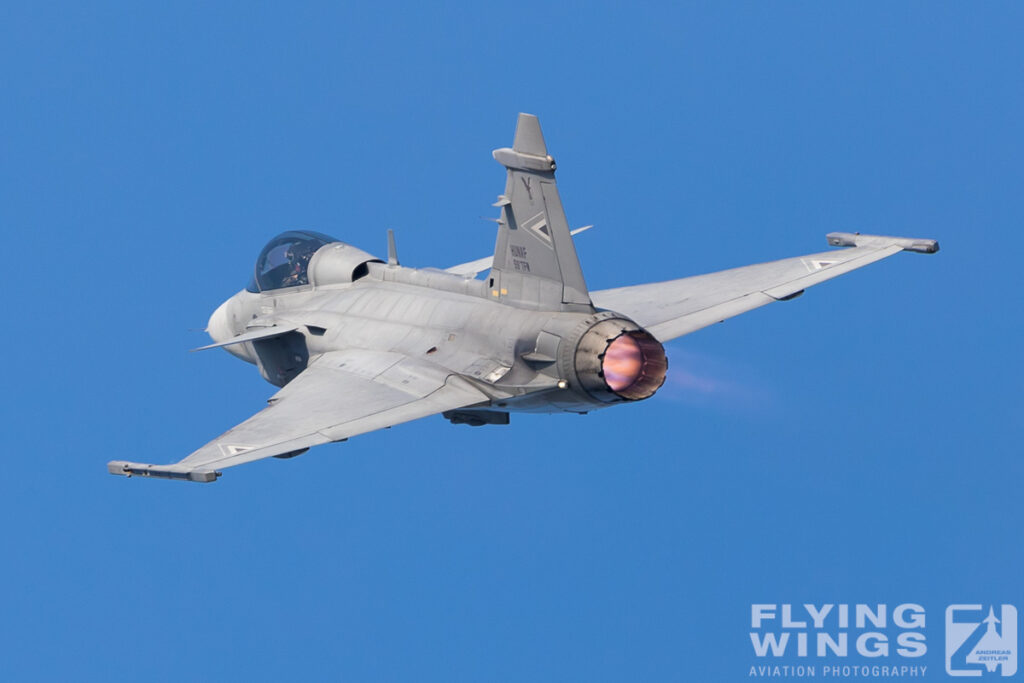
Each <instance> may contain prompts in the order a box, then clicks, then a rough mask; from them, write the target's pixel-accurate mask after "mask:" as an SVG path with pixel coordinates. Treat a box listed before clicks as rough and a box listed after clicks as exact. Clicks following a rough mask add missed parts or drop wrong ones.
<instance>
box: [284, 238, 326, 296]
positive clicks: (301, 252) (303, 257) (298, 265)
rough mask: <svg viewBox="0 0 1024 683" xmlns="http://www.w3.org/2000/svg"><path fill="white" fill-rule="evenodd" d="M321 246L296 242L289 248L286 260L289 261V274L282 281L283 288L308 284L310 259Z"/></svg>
mask: <svg viewBox="0 0 1024 683" xmlns="http://www.w3.org/2000/svg"><path fill="white" fill-rule="evenodd" d="M319 246H320V245H319V244H310V243H309V242H296V243H294V244H292V245H291V246H289V247H288V251H287V252H285V258H286V259H288V274H287V275H285V276H284V278H283V279H282V280H281V286H282V287H293V286H295V285H304V284H307V282H308V281H307V280H306V271H307V269H308V268H309V259H311V258H312V257H313V253H314V252H315V251H316V250H317V248H319Z"/></svg>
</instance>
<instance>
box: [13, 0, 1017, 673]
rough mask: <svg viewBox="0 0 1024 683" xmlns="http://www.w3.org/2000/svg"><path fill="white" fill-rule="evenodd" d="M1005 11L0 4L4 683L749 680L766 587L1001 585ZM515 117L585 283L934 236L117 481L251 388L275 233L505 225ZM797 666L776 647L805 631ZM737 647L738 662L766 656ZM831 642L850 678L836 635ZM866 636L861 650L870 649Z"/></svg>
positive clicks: (970, 594)
mask: <svg viewBox="0 0 1024 683" xmlns="http://www.w3.org/2000/svg"><path fill="white" fill-rule="evenodd" d="M1022 20H1024V11H1022V8H1021V6H1020V5H1019V4H1011V3H984V4H977V3H975V4H965V3H918V2H914V3H899V4H894V3H847V4H822V3H785V4H782V3H740V4H733V3H729V4H726V3H700V4H694V3H687V4H682V5H680V4H676V3H673V4H667V3H666V4H644V5H641V6H634V5H630V4H625V3H623V4H606V3H573V4H563V5H558V6H552V5H551V4H549V3H533V2H525V3H517V4H515V5H514V6H511V5H510V6H498V5H494V6H485V5H484V4H482V3H465V4H458V3H437V4H430V5H428V4H426V3H408V4H402V3H379V4H374V5H370V4H365V5H363V6H350V7H345V6H341V5H336V4H303V6H302V7H292V6H287V5H285V4H281V3H237V4H231V3H212V4H211V3H174V4H173V5H172V6H169V7H157V6H152V5H138V4H136V3H125V4H108V3H103V4H97V5H81V4H70V3H69V4H35V5H33V6H28V5H25V6H14V5H11V4H8V5H7V6H5V7H4V8H3V9H0V66H2V69H0V73H2V76H0V79H2V81H0V82H2V84H3V85H2V91H0V92H2V93H3V96H2V98H0V130H2V133H0V140H2V144H0V227H2V230H3V235H4V239H5V242H6V245H7V257H6V259H5V260H4V261H5V264H6V266H7V272H8V274H9V277H8V278H7V280H6V283H7V288H6V291H7V295H6V296H5V297H4V302H5V308H6V318H7V321H8V323H7V325H6V327H5V330H6V334H5V335H4V339H3V342H2V344H3V353H4V356H5V357H6V359H7V362H6V377H5V391H4V392H3V393H4V396H3V399H2V400H3V406H4V407H3V412H2V414H3V433H4V437H5V439H4V440H5V445H6V447H5V449H4V451H5V463H4V471H3V476H2V478H0V513H2V517H3V520H4V521H3V522H2V523H0V541H2V543H3V545H4V547H5V549H6V553H5V559H4V561H3V562H2V563H0V579H2V583H3V585H4V586H5V587H6V590H5V591H4V600H3V603H2V604H3V607H2V609H0V678H3V679H4V680H106V681H111V680H126V681H127V680H130V681H139V680H152V681H181V680H195V679H198V680H246V681H258V680H267V681H277V680H346V681H408V680H438V681H453V680H472V681H478V680H503V681H504V680H507V681H526V680H529V681H539V680H552V681H567V680H578V681H600V680H608V681H621V680H651V681H655V680H656V681H669V680H680V681H681V680H704V681H719V680H721V681H731V680H740V679H743V678H747V674H748V670H749V667H750V666H751V665H754V664H758V663H759V662H758V661H757V658H756V657H755V656H754V653H753V650H752V647H751V643H750V638H749V631H750V610H751V604H752V603H794V604H800V603H803V602H814V603H817V604H821V603H857V602H865V603H887V604H890V605H897V604H899V603H901V602H915V603H919V604H921V605H923V606H924V607H925V608H926V610H927V619H928V623H927V629H926V632H927V644H928V651H927V654H926V655H925V656H924V657H922V658H920V659H919V660H914V661H912V662H911V663H913V664H919V665H927V667H928V676H927V678H928V679H931V680H940V679H945V674H944V673H943V672H942V669H943V624H942V619H943V611H944V610H945V607H946V605H948V604H951V603H964V602H968V603H969V602H975V601H977V602H986V603H988V602H991V603H996V604H999V603H1010V604H1016V605H1017V606H1018V607H1021V608H1024V595H1022V592H1024V591H1022V587H1024V586H1022V582H1021V576H1020V566H1021V560H1022V552H1021V549H1020V543H1019V538H1020V529H1021V525H1022V523H1024V512H1022V507H1021V505H1020V502H1019V501H1020V498H1019V495H1020V494H1019V492H1020V484H1021V481H1022V478H1024V465H1022V463H1021V457H1020V456H1021V455H1022V453H1021V450H1022V448H1021V441H1022V436H1024V435H1022V427H1021V425H1022V421H1021V409H1022V399H1021V383H1022V380H1024V372H1022V370H1024V368H1022V354H1021V351H1020V340H1021V333H1022V324H1021V315H1020V313H1021V310H1022V303H1024V302H1022V295H1021V291H1022V287H1021V285H1022V281H1021V275H1020V267H1019V265H1018V262H1019V258H1020V257H1019V254H1018V253H1017V252H1018V249H1017V245H1018V243H1019V242H1020V234H1019V230H1020V228H1021V226H1022V225H1024V220H1022V219H1024V204H1022V193H1021V188H1022V187H1024V184H1022V180H1024V177H1022V175H1024V174H1022V172H1021V164H1022V161H1021V160H1022V158H1024V132H1022V127H1021V121H1022V120H1024V90H1022V87H1021V85H1022V82H1024V47H1022V42H1021V40H1020V26H1021V25H1022ZM519 111H527V112H531V113H535V114H537V115H539V116H540V117H541V122H542V125H543V127H544V131H545V134H546V137H547V141H548V146H549V149H550V150H551V152H552V153H553V155H554V156H555V157H556V158H557V159H558V163H559V171H558V175H559V186H560V189H561V193H562V199H563V203H564V205H565V207H566V211H567V214H568V217H569V220H570V223H571V224H572V225H574V226H578V225H584V224H590V223H593V224H595V225H596V228H595V229H594V230H592V231H590V232H588V233H586V234H585V235H582V236H580V237H579V238H578V239H577V245H578V251H579V253H580V257H581V260H582V264H583V269H584V273H585V275H586V278H587V281H588V284H589V285H590V287H591V288H592V289H599V288H604V287H611V286H619V285H624V284H632V283H639V282H644V281H654V280H660V279H669V278H673V277H681V276H685V275H690V274H695V273H699V272H707V271H712V270H718V269H721V268H727V267H732V266H738V265H744V264H747V263H755V262H758V261H765V260H771V259H774V258H781V257H785V256H791V255H798V254H803V253H811V252H816V251H821V250H823V249H824V248H825V242H824V234H825V233H827V232H829V231H833V230H850V231H853V230H858V231H863V232H874V233H882V234H905V235H910V236H919V237H930V238H936V239H938V240H939V241H940V243H941V245H942V251H941V252H940V253H939V254H938V255H936V256H927V257H926V256H919V255H916V254H901V255H898V256H896V257H894V258H892V259H889V260H887V261H885V262H883V263H879V264H876V265H873V266H871V267H869V268H867V269H865V270H862V271H858V272H856V273H854V274H852V275H849V276H845V277H843V278H841V279H839V280H837V281H834V282H831V283H828V284H826V285H823V286H821V287H818V288H815V289H814V290H811V291H809V292H808V293H807V294H806V295H805V296H803V297H801V298H800V299H798V300H796V301H794V302H792V303H787V304H778V305H772V306H769V307H766V308H764V309H760V310H757V311H754V312H752V313H749V314H747V315H744V316H742V317H740V318H737V319H734V320H731V321H728V322H727V323H725V324H723V325H718V326H715V327H714V328H710V329H707V330H704V331H701V332H698V333H695V334H693V335H691V336H687V337H684V338H682V339H679V340H676V341H673V342H671V343H670V344H669V345H668V349H669V352H670V361H671V368H670V373H671V375H672V376H671V379H670V380H669V382H668V384H667V385H666V386H665V387H664V388H663V389H662V391H661V392H660V393H659V394H658V396H656V397H655V398H653V399H652V400H650V401H646V402H643V403H641V404H638V405H630V406H626V407H621V408H617V409H614V410H606V411H602V412H598V413H593V414H591V415H588V416H586V417H575V416H518V415H514V416H513V420H512V425H511V426H509V427H484V428H479V429H471V428H468V427H457V426H452V425H449V424H448V423H447V422H445V421H444V420H442V419H441V418H433V419H428V420H424V421H420V422H417V423H412V424H408V425H404V426H401V427H396V428H395V429H392V430H388V431H385V432H382V433H378V434H372V435H367V436H363V437H360V438H357V439H353V440H351V441H350V442H348V443H345V444H338V445H330V446H325V447H322V448H319V449H316V451H314V452H311V453H309V454H307V455H305V456H303V457H301V458H298V459H295V460H290V461H276V460H275V461H271V462H264V463H257V464H254V465H251V466H247V467H244V468H238V469H235V470H231V471H229V472H228V473H227V474H226V475H225V476H224V477H223V478H222V479H221V480H220V481H219V482H218V483H216V484H215V485H210V486H199V485H185V484H180V483H176V482H158V481H138V480H132V481H126V480H124V479H121V478H115V477H111V476H109V475H108V474H107V473H106V470H105V466H104V465H105V463H106V461H107V460H110V459H128V460H142V461H152V462H171V461H174V460H177V459H179V458H180V457H182V456H184V455H185V454H187V453H189V452H191V451H192V450H193V449H195V448H196V447H198V446H199V445H201V444H202V443H204V442H205V441H207V440H208V439H210V438H212V437H214V436H216V435H217V434H219V433H221V432H222V431H224V430H225V429H227V428H228V427H230V426H232V425H234V424H236V423H237V422H239V421H241V420H242V419H244V418H245V417H246V416H248V415H249V414H251V413H252V412H255V411H256V410H258V409H259V407H260V406H261V404H262V403H263V401H264V400H265V399H266V397H268V396H269V395H270V394H271V393H272V391H273V388H272V387H270V386H269V385H267V384H265V383H264V382H263V381H262V380H261V379H260V378H259V376H258V373H257V372H256V370H255V369H254V368H252V367H251V366H248V365H245V364H243V363H241V362H239V361H237V360H235V359H234V358H232V357H230V356H229V355H227V354H225V353H223V352H206V353H201V354H189V353H187V350H188V349H189V348H192V347H195V346H198V345H200V344H202V343H204V339H205V337H204V335H203V334H202V332H201V329H202V328H203V327H204V326H205V323H206V319H207V317H208V315H209V313H210V312H211V311H212V310H213V309H214V308H215V307H216V305H217V304H218V303H220V301H222V300H223V299H225V298H227V297H228V296H230V295H231V294H233V293H234V292H236V291H238V290H239V289H241V287H243V286H244V284H245V282H246V280H247V278H248V276H249V273H250V272H251V268H252V264H253V261H254V259H255V257H256V255H257V253H258V252H259V250H260V248H261V246H262V245H263V244H264V243H265V242H266V241H267V240H268V239H269V238H270V237H272V236H273V235H275V234H276V233H278V232H281V231H283V230H287V229H303V228H305V229H313V230H319V231H322V232H326V233H329V234H332V235H335V236H337V237H339V238H341V239H343V240H345V241H347V242H350V243H352V244H355V245H357V246H360V247H361V248H364V249H367V250H370V251H374V252H377V253H380V252H383V251H384V250H385V244H386V242H385V230H386V229H387V228H393V229H395V231H396V233H397V237H398V245H399V252H400V254H401V257H402V260H403V263H405V264H407V265H414V266H447V265H451V264H454V263H458V262H461V261H467V260H470V259H473V258H477V257H480V256H483V255H486V254H488V253H490V252H491V251H492V249H493V243H494V226H493V224H492V223H488V222H486V221H484V220H481V219H480V217H481V216H485V217H487V216H493V215H494V209H493V208H492V207H491V206H490V204H491V202H493V201H494V197H495V196H496V195H497V194H498V193H499V192H500V191H501V190H502V187H503V183H504V171H503V169H502V168H501V167H500V166H498V165H497V164H496V163H495V162H494V161H493V160H492V159H491V158H490V152H491V150H492V149H493V148H495V147H499V146H504V145H508V144H509V143H510V142H511V138H512V133H513V127H514V124H515V116H516V113H517V112H519ZM780 661H785V662H787V663H795V662H796V659H795V658H792V657H787V658H785V659H784V660H780ZM760 663H763V662H760ZM859 663H863V662H862V661H861V662H859ZM869 663H870V662H869Z"/></svg>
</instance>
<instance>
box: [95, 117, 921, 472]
mask: <svg viewBox="0 0 1024 683" xmlns="http://www.w3.org/2000/svg"><path fill="white" fill-rule="evenodd" d="M493 156H494V158H495V160H497V161H498V163H500V164H501V165H502V166H504V167H505V169H506V170H507V179H506V182H505V191H504V193H503V194H501V195H500V196H499V197H498V200H497V202H495V204H494V206H496V207H498V208H499V209H500V218H498V219H497V223H498V236H497V243H496V246H495V249H494V255H493V256H492V257H487V258H484V259H479V260H477V261H472V262H470V263H466V264H462V265H458V266H453V267H450V268H447V269H444V270H442V269H435V268H408V267H404V266H401V265H400V264H399V262H398V257H397V253H396V249H395V242H394V235H393V233H390V232H389V233H388V238H389V239H388V257H387V260H386V261H385V260H382V259H379V258H376V257H375V256H373V255H372V254H369V253H367V252H365V251H363V250H361V249H359V248H357V247H354V246H352V245H349V244H346V243H344V242H342V241H340V240H337V239H335V238H333V237H328V236H327V235H322V234H320V233H316V232H305V231H293V232H285V233H283V234H281V235H279V236H277V237H275V238H274V239H272V240H271V241H270V242H269V243H268V244H267V245H266V246H265V247H264V248H263V251H261V252H260V255H259V257H258V258H257V259H256V265H255V268H254V272H253V274H252V280H251V282H250V283H249V285H248V286H247V287H246V288H245V289H244V290H242V291H240V292H238V293H237V294H235V295H234V296H232V297H231V298H230V299H228V300H227V301H225V302H224V303H223V304H221V305H220V307H219V308H217V310H216V311H214V312H213V315H212V316H211V317H210V321H209V325H208V327H207V331H208V333H209V335H210V337H211V338H212V339H213V341H214V343H213V344H210V345H209V346H205V347H202V348H204V349H210V348H223V349H225V350H226V351H228V352H229V353H231V354H232V355H234V356H236V357H238V358H240V359H242V360H244V361H247V362H249V363H252V364H254V365H256V367H258V368H259V371H260V373H261V374H262V376H263V378H264V379H266V380H267V381H268V382H270V383H271V384H273V385H274V386H277V387H281V389H280V391H278V392H277V393H276V394H274V395H273V396H272V397H271V398H270V399H269V400H268V404H269V405H268V406H267V407H266V408H264V409H263V410H261V411H260V412H258V413H256V414H255V415H253V416H252V417H251V418H249V419H248V420H246V421H245V422H243V423H241V424H240V425H238V426H237V427H234V428H233V429H231V430H229V431H227V432H225V433H224V434H223V435H221V436H219V437H217V438H216V439H214V440H213V441H211V442H210V443H208V444H206V445H205V446H203V447H202V448H200V449H199V450H197V451H195V452H194V453H192V454H191V455H189V456H188V457H186V458H185V459H183V460H181V461H180V462H178V463H175V464H171V465H152V464H144V463H135V462H125V461H121V460H115V461H112V462H110V463H108V465H107V467H108V470H109V471H110V473H111V474H119V475H124V476H128V477H131V476H141V477H159V478H165V479H181V480H186V481H196V482H211V481H215V480H216V479H217V477H219V476H220V475H221V471H222V470H224V469H226V468H228V467H234V466H235V465H242V464H244V463H248V462H252V461H254V460H260V459H262V458H269V457H274V458H291V457H293V456H296V455H299V454H300V453H304V452H305V451H307V450H308V449H310V448H311V447H313V446H318V445H321V444H325V443H330V442H332V441H346V440H347V439H350V438H351V437H354V436H358V435H360V434H365V433H367V432H372V431H374V430H377V429H382V428H385V427H391V426H394V425H398V424H401V423H403V422H408V421H410V420H416V419H419V418H422V417H427V416H430V415H435V414H438V413H440V414H441V415H443V416H444V417H445V418H447V419H448V420H450V421H451V422H453V423H455V424H468V425H489V424H493V425H503V424H508V422H509V414H510V413H512V412H533V413H557V412H563V413H587V412H589V411H592V410H596V409H598V408H607V407H609V406H615V405H620V404H623V403H630V402H633V401H642V400H644V399H648V398H650V397H651V396H653V395H654V393H655V392H656V391H657V390H658V388H659V387H661V385H662V383H663V382H664V381H665V376H666V373H667V372H668V360H667V358H666V356H665V349H664V348H663V346H662V344H663V343H664V342H666V341H668V340H670V339H675V338H676V337H681V336H683V335H685V334H689V333H691V332H694V331H696V330H699V329H701V328H703V327H707V326H709V325H712V324H714V323H717V322H720V321H722V320H725V319H727V318H731V317H733V316H736V315H739V314H741V313H745V312H746V311H750V310H753V309H755V308H758V307H759V306H764V305H765V304H770V303H772V302H775V301H788V300H790V299H793V298H795V297H796V296H798V295H800V294H801V293H803V291H804V290H805V289H807V288H808V287H811V286H812V285H816V284H818V283H821V282H824V281H826V280H830V279H832V278H834V277H837V276H839V275H843V274H845V273H849V272H850V271H852V270H856V269H857V268H861V267H863V266H866V265H868V264H869V263H874V262H875V261H879V260H881V259H884V258H886V257H888V256H892V255H893V254H896V253H897V252H900V251H912V252H920V253H927V254H930V253H934V252H936V251H938V248H939V245H938V243H937V242H936V241H935V240H930V239H911V238H905V237H883V236H879V235H862V234H859V233H844V232H834V233H830V234H829V235H827V239H828V243H829V244H830V245H832V246H834V247H848V248H847V249H844V250H831V251H826V252H823V253H818V254H811V255H808V256H798V257H795V258H788V259H783V260H781V261H773V262H770V263H761V264H757V265H751V266H746V267H743V268H736V269H733V270H725V271H721V272H717V273H711V274H707V275H696V276H693V277H686V278H682V279H679V280H670V281H667V282H656V283H651V284H641V285H633V286H629V287H619V288H616V289H606V290H600V291H594V292H591V291H590V290H588V289H587V285H586V282H585V281H584V279H583V271H582V269H581V268H580V263H579V260H578V259H577V256H576V248H575V246H574V244H573V238H572V234H571V231H570V229H569V224H568V223H567V222H566V217H565V213H564V211H563V209H562V202H561V200H560V199H559V195H558V189H557V187H556V185H555V160H554V159H553V158H552V157H551V155H550V154H548V149H547V146H546V144H545V141H544V136H543V135H542V133H541V129H540V124H539V122H538V120H537V117H536V116H533V115H530V114H520V115H519V121H518V125H517V127H516V132H515V139H514V142H513V144H512V147H511V148H507V147H505V148H501V149H497V150H495V151H494V153H493ZM484 271H489V272H487V274H486V277H484V278H482V279H480V278H479V277H478V275H479V273H482V272H484Z"/></svg>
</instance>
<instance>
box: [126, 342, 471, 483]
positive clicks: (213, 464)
mask: <svg viewBox="0 0 1024 683" xmlns="http://www.w3.org/2000/svg"><path fill="white" fill-rule="evenodd" d="M487 400H488V398H487V396H486V395H484V394H483V393H482V392H480V391H479V390H478V389H477V388H475V387H474V386H473V384H471V383H470V382H469V381H468V380H466V379H464V378H462V377H460V376H459V375H457V374H454V373H452V372H451V371H450V370H447V369H444V368H442V367H440V366H438V365H435V364H433V363H428V362H426V361H423V360H414V359H411V358H409V357H407V356H403V355H401V354H397V353H390V352H383V351H367V350H360V349H351V350H345V351H333V352H331V353H325V354H323V355H322V356H320V357H319V358H317V359H316V360H315V361H314V362H312V363H310V365H309V367H308V368H306V369H305V370H304V371H303V372H302V373H301V374H300V375H299V376H298V377H296V378H295V379H294V380H292V381H291V382H290V383H288V384H287V385H286V386H285V387H284V388H283V389H281V391H279V392H277V394H275V395H274V396H273V397H272V398H271V399H270V400H269V401H268V403H270V405H269V406H268V407H266V408H264V409H263V410H261V411H260V412H258V413H256V414H255V415H253V416H252V417H251V418H249V419H248V420H246V421H245V422H243V423H242V424H240V425H238V426H237V427H235V428H234V429H231V430H230V431H228V432H226V433H224V434H222V435H221V436H220V437H218V438H216V439H214V440H213V441H211V442H210V443H208V444H206V445H205V446H203V447H202V448H200V449H199V450H197V451H196V452H194V453H192V454H191V455H189V456H188V457H187V458H185V459H184V460H182V461H181V462H178V463H176V464H173V465H148V464H143V463H135V462H125V461H123V460H114V461H111V462H109V463H107V469H108V470H109V471H110V473H111V474H120V475H124V476H129V477H130V476H142V477H161V478H165V479H184V480H188V481H214V480H216V478H217V477H218V476H219V475H220V472H219V470H221V469H223V468H225V467H233V466H235V465H241V464H243V463H247V462H252V461H253V460H259V459H261V458H269V457H271V456H283V457H290V456H292V455H298V454H299V453H300V452H303V451H305V450H306V449H308V448H310V447H311V446H317V445H319V444H324V443H328V442H330V441H344V440H345V439H347V438H349V437H351V436H357V435H359V434H365V433H366V432H371V431H374V430H377V429H383V428H385V427H390V426H392V425H396V424H400V423H402V422H409V421H410V420H415V419H418V418H421V417H426V416H428V415H434V414H436V413H441V412H444V411H446V410H454V409H457V408H464V407H467V406H472V405H478V404H482V403H486V402H487Z"/></svg>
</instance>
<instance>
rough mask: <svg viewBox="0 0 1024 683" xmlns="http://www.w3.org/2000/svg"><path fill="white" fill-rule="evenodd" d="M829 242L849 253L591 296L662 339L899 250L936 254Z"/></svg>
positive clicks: (910, 244) (918, 246)
mask: <svg viewBox="0 0 1024 683" xmlns="http://www.w3.org/2000/svg"><path fill="white" fill-rule="evenodd" d="M828 242H829V244H831V245H833V246H837V247H853V248H852V249H847V250H845V251H827V252H822V253H820V254H810V255H808V256H798V257H796V258H789V259H783V260H781V261H772V262H771V263H759V264H757V265H753V266H745V267H743V268H734V269H732V270H723V271H720V272H717V273H709V274H707V275H696V276H694V277H687V278H682V279H681V280H670V281H668V282H655V283H651V284H647V285H634V286H632V287H619V288H617V289H605V290H601V291H597V292H591V293H590V298H591V300H592V301H593V302H594V305H595V306H597V307H598V308H605V309H609V310H613V311H617V312H619V313H623V314H625V315H628V316H630V317H631V318H632V319H633V320H635V321H636V322H637V323H639V324H640V325H642V326H644V327H645V328H647V330H648V331H650V333H651V334H653V335H654V336H655V337H657V338H658V339H659V340H661V341H663V342H664V341H668V340H670V339H674V338H676V337H681V336H683V335H684V334H689V333H690V332H694V331H696V330H699V329H701V328H703V327H707V326H708V325H712V324H714V323H717V322H721V321H722V320H725V319H726V318H732V317H733V316H737V315H739V314H740V313H746V312H747V311H750V310H753V309H755V308H758V307H760V306H764V305H765V304H770V303H772V302H773V301H785V300H787V299H792V298H794V297H796V296H798V295H799V294H801V293H803V291H804V290H805V289H806V288H808V287H810V286H812V285H816V284H818V283H820V282H824V281H826V280H831V279H832V278H834V277H838V276H840V275H843V274H845V273H849V272H850V271H852V270H856V269H857V268H862V267H864V266H866V265H868V264H869V263H874V262H875V261H880V260H882V259H884V258H886V257H888V256H892V255H893V254H896V253H898V252H900V251H916V252H920V253H926V254H932V253H935V252H936V251H938V250H939V244H938V242H936V241H935V240H923V239H909V238H905V237H883V236H880V235H859V234H853V233H845V232H833V233H829V234H828Z"/></svg>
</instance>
